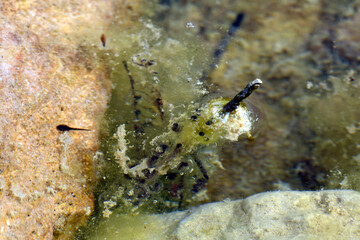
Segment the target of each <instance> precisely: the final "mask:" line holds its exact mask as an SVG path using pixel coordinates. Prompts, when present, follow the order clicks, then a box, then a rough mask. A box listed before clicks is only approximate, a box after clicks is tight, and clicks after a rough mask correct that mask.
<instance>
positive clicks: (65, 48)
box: [0, 0, 137, 239]
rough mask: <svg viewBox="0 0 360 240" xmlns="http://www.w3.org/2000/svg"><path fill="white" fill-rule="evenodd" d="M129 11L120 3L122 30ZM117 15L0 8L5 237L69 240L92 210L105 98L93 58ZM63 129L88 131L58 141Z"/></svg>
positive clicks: (86, 8)
mask: <svg viewBox="0 0 360 240" xmlns="http://www.w3.org/2000/svg"><path fill="white" fill-rule="evenodd" d="M131 4H132V5H131V9H130V8H129V6H128V4H124V2H123V1H120V2H119V6H120V7H119V8H118V11H119V12H121V13H122V14H123V15H122V16H123V18H124V19H123V25H124V26H126V25H127V24H129V23H131V21H127V19H130V16H131V11H132V10H133V9H134V8H135V7H136V4H137V1H133V3H131ZM113 9H115V7H114V4H113V3H112V2H111V1H87V0H81V1H70V2H69V1H66V2H64V1H55V0H54V1H30V0H29V1H4V2H2V3H0V11H1V15H0V26H1V27H0V58H1V61H0V102H1V104H0V109H1V117H0V129H1V130H0V133H1V134H0V139H1V141H0V149H1V150H0V238H1V239H5V238H7V239H51V238H53V236H57V237H59V238H68V237H69V236H70V235H71V234H72V232H73V231H74V229H75V228H76V227H77V226H79V224H82V223H83V222H84V221H85V220H86V219H87V217H88V216H89V215H90V214H91V212H92V209H93V193H92V187H91V185H90V183H93V182H94V180H95V179H94V176H95V165H94V162H93V160H92V159H93V154H94V153H95V151H96V150H97V148H98V141H97V137H98V136H97V130H98V120H99V119H100V118H101V117H102V114H103V113H104V111H105V107H106V104H107V100H108V97H109V93H110V84H109V75H108V70H107V69H106V67H105V66H104V64H103V63H101V57H97V56H96V51H98V49H99V48H103V47H102V43H101V41H100V36H101V34H102V33H103V31H104V29H106V27H107V25H109V24H110V20H111V19H112V14H113V11H114V10H113ZM134 12H136V11H134ZM59 124H67V125H69V126H71V127H81V128H86V129H90V130H91V131H86V132H85V131H82V132H75V131H73V132H68V133H64V134H62V133H60V132H59V131H57V130H56V126H57V125H59Z"/></svg>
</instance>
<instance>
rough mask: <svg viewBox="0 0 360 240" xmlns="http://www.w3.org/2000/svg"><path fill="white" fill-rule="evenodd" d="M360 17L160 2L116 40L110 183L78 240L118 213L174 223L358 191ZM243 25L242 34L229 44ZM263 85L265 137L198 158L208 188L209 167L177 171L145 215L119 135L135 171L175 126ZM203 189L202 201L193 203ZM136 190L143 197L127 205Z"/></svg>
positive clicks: (107, 166) (242, 4) (287, 4)
mask: <svg viewBox="0 0 360 240" xmlns="http://www.w3.org/2000/svg"><path fill="white" fill-rule="evenodd" d="M359 6H360V2H359V1H331V3H330V2H329V1H316V0H315V1H303V2H301V3H299V2H298V1H290V0H289V1H260V0H258V1H252V2H251V3H249V2H248V1H226V0H224V1H196V2H191V1H159V2H158V3H152V4H148V5H147V6H146V7H147V12H146V13H147V14H146V15H143V16H141V17H139V19H138V21H137V23H136V24H135V25H134V26H133V27H132V28H131V29H129V30H128V31H127V32H121V34H120V33H117V31H116V29H117V25H116V24H117V23H115V22H114V25H113V26H110V27H109V30H108V31H109V33H108V34H109V35H110V36H111V37H112V39H111V41H112V43H113V46H114V47H112V48H110V49H109V50H107V54H109V57H108V58H107V59H108V61H109V66H110V67H112V69H113V71H112V75H111V78H112V80H113V84H114V88H113V92H112V99H111V101H110V104H109V109H108V111H107V114H106V116H105V118H104V129H105V130H104V132H103V134H102V142H103V145H102V149H101V151H102V152H103V153H104V161H103V165H102V166H103V168H102V172H101V173H102V174H103V181H102V182H101V183H100V185H99V187H98V188H97V191H96V198H97V200H96V201H97V210H96V211H95V213H94V217H93V219H92V221H91V222H90V223H89V227H88V228H87V230H85V232H83V233H80V234H79V238H87V237H86V236H88V235H87V233H86V231H89V232H90V234H91V232H92V231H93V230H94V229H96V226H97V224H99V222H101V225H103V224H104V222H103V220H102V218H103V217H104V216H107V215H109V214H111V212H113V211H114V213H112V214H118V213H128V212H132V213H133V212H135V213H139V212H140V213H142V212H167V211H174V210H178V209H186V208H188V207H190V206H195V205H198V204H200V203H204V202H212V201H219V200H223V199H226V198H230V199H239V198H243V197H247V196H249V195H252V194H254V193H258V192H263V191H272V190H290V189H293V190H319V189H333V188H335V189H340V188H341V189H355V190H359V189H358V184H357V183H358V178H359V175H358V170H359V164H360V145H359V140H360V133H359V129H360V110H359V108H358V107H357V106H358V104H359V98H360V97H359V96H360V94H359V92H360V91H359V88H360V87H359V86H360V83H359V61H360V59H359V57H358V56H360V54H359V53H360V47H359V46H358V45H357V44H356V43H357V42H358V41H359V40H360V30H359V27H358V22H359V20H360V13H359V12H358V8H359ZM239 14H243V16H244V19H243V22H242V24H241V25H240V24H238V25H240V26H239V27H238V29H236V31H234V33H233V35H232V36H231V37H229V38H227V36H228V30H229V29H230V28H231V27H232V26H233V27H234V20H235V19H236V17H237V16H239ZM235 25H236V24H235ZM224 39H225V40H224ZM219 46H220V48H222V49H224V52H223V54H219V51H217V50H219ZM143 59H144V60H143ZM124 61H125V62H124ZM149 61H154V62H152V63H151V64H149ZM125 65H127V67H125ZM130 76H131V77H130ZM204 76H207V77H206V78H204ZM255 78H261V79H262V80H263V82H264V83H263V86H262V87H261V88H260V89H259V90H258V91H257V92H256V93H254V94H253V95H252V96H251V98H249V101H250V102H251V104H252V105H254V106H255V107H257V108H259V109H260V110H258V111H260V112H262V116H261V118H262V123H261V124H260V125H259V126H257V128H258V129H260V130H261V131H260V132H259V134H258V136H257V137H256V138H255V139H254V140H251V141H249V140H246V139H241V140H239V141H237V142H232V143H231V142H225V143H224V145H223V146H222V147H221V148H220V146H216V147H210V148H203V147H202V148H196V149H195V148H194V149H195V150H194V152H195V153H192V156H194V154H195V155H197V157H198V158H199V159H200V160H201V165H202V166H203V167H204V168H205V169H206V170H207V171H208V172H209V173H211V176H210V178H209V180H208V181H206V182H205V183H204V184H202V185H201V183H199V182H198V181H199V179H202V178H200V177H199V176H200V175H201V174H204V172H203V171H202V170H201V167H199V164H198V163H193V165H191V164H190V165H189V166H186V167H185V168H184V169H182V170H179V169H177V170H174V169H171V171H169V173H168V174H166V175H164V177H163V178H160V180H161V182H162V184H163V185H162V187H163V188H160V189H163V191H164V192H163V191H162V190H159V192H157V194H153V195H152V196H155V197H151V198H150V200H151V201H149V200H148V199H147V200H146V201H147V203H146V204H143V205H142V204H141V202H142V201H143V199H144V197H143V195H141V194H142V193H141V192H136V191H137V189H140V188H137V187H136V186H138V185H137V183H138V182H139V181H141V179H135V178H131V176H130V177H129V176H128V175H129V174H125V175H124V172H123V169H122V168H121V167H120V166H119V159H117V158H116V156H115V152H116V150H117V149H118V146H119V139H121V138H120V137H119V136H118V137H117V138H114V137H113V136H114V134H115V133H116V131H117V128H118V127H119V126H120V125H122V124H125V128H126V130H127V131H128V132H129V133H128V135H126V140H127V141H128V143H130V144H129V148H128V151H127V153H126V155H127V156H129V158H130V162H131V164H133V166H135V165H136V164H139V162H140V160H141V159H143V158H146V157H149V155H151V154H153V151H154V150H153V147H152V145H151V143H150V142H151V140H152V139H153V138H155V137H156V136H159V135H162V134H163V133H166V132H167V131H168V127H169V122H170V124H173V122H172V121H173V119H174V118H176V117H178V116H182V114H183V115H186V114H188V115H191V114H193V112H192V109H196V108H198V106H200V105H201V104H203V103H204V102H206V101H208V99H210V98H212V97H213V96H218V95H222V96H234V95H235V94H236V93H237V92H238V91H240V90H241V89H242V88H243V87H244V86H245V85H246V84H247V83H248V82H250V81H252V80H253V79H255ZM131 79H132V80H131ZM208 95H209V96H208ZM139 129H140V130H139ZM137 130H139V131H137ZM166 136H168V135H165V137H166ZM219 148H220V149H219ZM193 158H194V159H195V157H193ZM204 159H213V160H212V161H213V162H211V164H210V163H209V162H208V161H206V160H204ZM218 161H220V162H221V164H222V166H223V168H221V167H220V164H216V163H217V162H218ZM195 162H196V161H195ZM131 164H130V165H131ZM182 176H185V177H182ZM129 178H130V179H129ZM169 182H170V183H169ZM194 184H198V185H196V186H198V187H199V186H201V189H200V190H202V191H198V192H201V193H202V195H200V194H198V192H194V191H192V189H193V188H194V186H195V185H194ZM130 190H132V191H135V194H138V195H137V196H138V197H137V198H136V197H135V198H131V199H130V198H129V193H127V195H126V196H127V197H124V196H125V195H124V192H126V191H130ZM205 190H206V194H205ZM144 194H145V195H146V193H144ZM194 196H195V197H194ZM134 206H135V207H134ZM137 206H140V207H139V208H138V207H137ZM105 222H106V220H105ZM89 229H91V230H89Z"/></svg>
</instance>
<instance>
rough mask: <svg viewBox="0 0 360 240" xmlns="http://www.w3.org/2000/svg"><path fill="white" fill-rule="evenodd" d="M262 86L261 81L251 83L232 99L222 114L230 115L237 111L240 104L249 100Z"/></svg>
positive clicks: (256, 80)
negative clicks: (246, 99)
mask: <svg viewBox="0 0 360 240" xmlns="http://www.w3.org/2000/svg"><path fill="white" fill-rule="evenodd" d="M261 84H262V81H261V80H260V79H255V80H254V81H252V82H251V83H249V84H248V85H246V87H245V88H244V89H243V90H242V91H241V92H239V93H238V94H237V95H236V96H235V97H234V98H233V99H231V101H230V102H228V103H227V104H226V105H225V106H224V107H223V109H222V111H221V114H225V113H230V112H232V111H234V110H235V109H237V108H238V106H239V105H240V103H241V102H242V101H243V100H244V99H245V98H247V97H248V96H250V94H251V93H252V92H253V91H255V90H256V89H258V88H259V87H260V86H261Z"/></svg>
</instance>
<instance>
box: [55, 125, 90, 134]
mask: <svg viewBox="0 0 360 240" xmlns="http://www.w3.org/2000/svg"><path fill="white" fill-rule="evenodd" d="M56 129H57V130H59V131H62V132H65V131H70V130H74V131H90V130H89V129H84V128H72V127H69V126H68V125H65V124H60V125H57V126H56Z"/></svg>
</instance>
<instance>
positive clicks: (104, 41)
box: [100, 34, 106, 47]
mask: <svg viewBox="0 0 360 240" xmlns="http://www.w3.org/2000/svg"><path fill="white" fill-rule="evenodd" d="M100 40H101V42H102V45H103V47H105V45H106V37H105V34H101V36H100Z"/></svg>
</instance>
